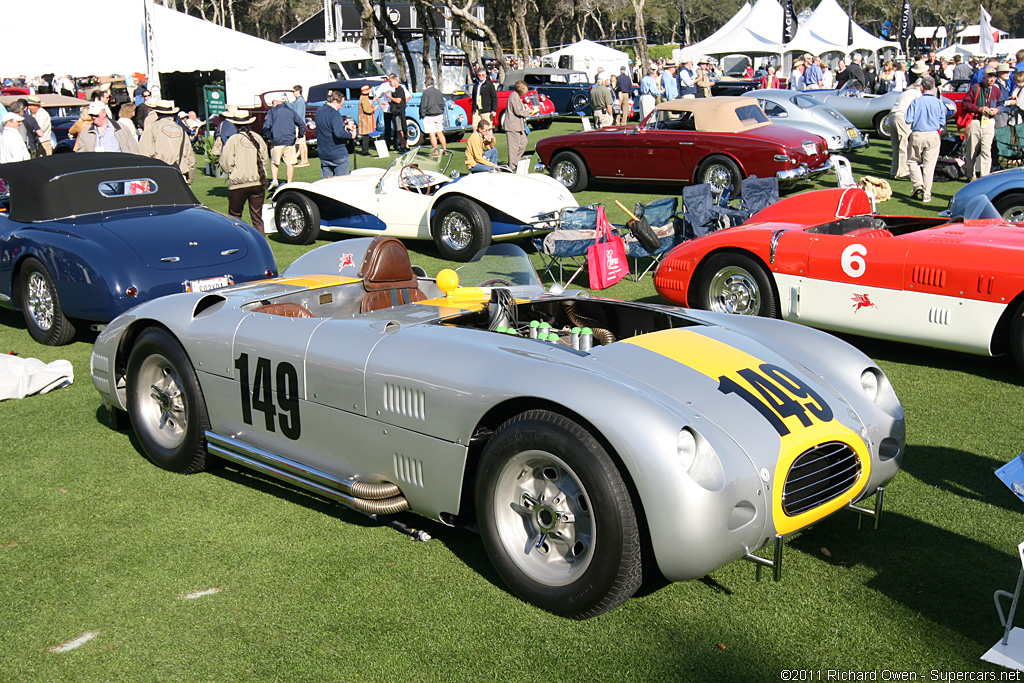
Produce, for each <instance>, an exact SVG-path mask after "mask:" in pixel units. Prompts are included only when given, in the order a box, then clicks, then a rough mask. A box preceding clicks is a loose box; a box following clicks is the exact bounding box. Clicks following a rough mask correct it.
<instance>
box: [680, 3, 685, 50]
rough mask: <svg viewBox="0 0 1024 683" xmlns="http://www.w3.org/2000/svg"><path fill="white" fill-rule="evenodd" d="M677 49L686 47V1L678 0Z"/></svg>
mask: <svg viewBox="0 0 1024 683" xmlns="http://www.w3.org/2000/svg"><path fill="white" fill-rule="evenodd" d="M679 47H686V0H679Z"/></svg>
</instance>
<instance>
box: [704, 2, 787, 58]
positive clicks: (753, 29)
mask: <svg viewBox="0 0 1024 683" xmlns="http://www.w3.org/2000/svg"><path fill="white" fill-rule="evenodd" d="M740 11H742V10H740ZM731 21H732V20H730V22H731ZM728 25H729V22H727V23H726V26H728ZM723 28H725V27H724V26H723ZM781 51H782V5H780V4H779V0H757V2H755V3H754V5H753V7H751V8H750V11H748V12H747V13H746V14H744V15H743V17H742V18H741V19H740V20H739V21H738V22H736V23H735V24H734V25H733V28H732V29H731V30H730V31H728V32H724V31H722V30H719V31H715V33H713V34H712V35H711V36H710V37H709V38H707V39H705V40H702V41H700V42H699V43H694V44H693V45H690V46H688V47H687V48H686V49H685V52H687V53H690V54H695V55H726V54H753V55H756V54H779V53H780V52H781Z"/></svg>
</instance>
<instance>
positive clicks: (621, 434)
mask: <svg viewBox="0 0 1024 683" xmlns="http://www.w3.org/2000/svg"><path fill="white" fill-rule="evenodd" d="M582 294H583V293H581V292H580V291H579V290H574V291H572V292H564V293H562V294H555V293H551V292H545V291H544V288H543V286H542V285H541V282H540V279H539V278H538V277H537V274H536V272H535V271H534V269H533V266H532V265H531V263H530V259H529V257H528V256H527V255H526V253H525V252H524V251H523V250H522V249H520V248H519V247H518V246H517V245H515V244H496V245H492V246H491V247H490V248H489V249H488V250H487V251H486V252H484V255H483V256H482V257H481V258H480V259H479V260H475V261H471V262H470V263H467V264H464V265H463V266H462V267H461V268H459V270H458V273H455V272H453V271H451V270H442V271H441V272H440V273H438V275H437V278H436V279H430V278H426V277H420V276H417V275H416V274H415V272H414V271H413V268H412V265H411V264H410V263H409V255H408V253H407V252H406V250H405V247H404V246H403V245H402V243H401V242H399V241H398V240H396V239H394V238H392V237H384V236H381V237H376V238H374V239H373V240H370V239H368V238H356V239H351V240H342V241H340V242H337V243H334V244H328V245H325V246H322V247H320V248H319V249H314V250H312V251H310V252H309V253H307V254H305V255H303V256H302V257H301V258H299V259H298V260H296V261H295V263H293V264H292V265H291V266H290V267H289V268H288V269H287V270H286V271H285V273H284V276H283V277H280V278H276V279H273V280H265V281H262V282H257V283H250V284H247V285H242V286H236V287H226V288H223V289H218V290H216V291H212V292H206V293H195V294H177V295H173V296H165V297H162V298H160V299H157V300H156V301H150V302H147V303H145V304H143V305H142V306H136V307H135V308H133V309H132V310H131V311H128V312H127V313H125V314H124V315H122V316H120V317H119V318H117V319H116V320H115V321H114V322H113V323H111V324H110V325H109V326H107V328H106V329H105V330H104V331H103V333H102V334H100V336H99V339H97V341H96V346H95V348H94V349H93V355H92V380H93V384H95V386H96V388H97V389H98V390H99V392H100V393H101V394H102V396H103V400H104V402H105V403H106V404H107V405H108V407H112V408H113V413H112V415H113V416H115V419H114V421H115V422H117V421H119V420H120V418H119V417H117V416H123V411H127V412H128V414H129V415H130V416H131V423H132V425H133V426H134V428H135V435H136V438H137V441H135V442H134V443H137V444H138V447H139V448H141V449H142V451H143V452H144V453H145V454H146V455H147V456H148V457H149V458H150V459H151V460H152V461H153V462H154V463H155V464H157V465H159V466H160V467H163V468H166V469H168V470H172V471H177V472H183V473H187V472H195V471H198V470H201V469H203V468H204V467H206V466H207V465H208V464H209V463H210V462H211V461H212V460H215V459H225V460H228V461H231V462H233V463H236V464H239V465H242V466H244V467H248V468H253V469H256V470H258V471H260V472H263V473H265V474H267V475H269V476H273V477H278V478H281V479H284V480H285V481H288V482H290V483H291V484H293V485H297V486H301V487H304V488H307V489H309V490H312V491H315V492H316V493H317V494H318V495H322V496H326V497H328V498H331V499H333V500H336V501H339V502H341V503H342V504H344V505H347V506H350V507H353V508H355V509H357V510H361V511H363V512H366V513H368V514H378V515H389V514H396V513H400V512H403V511H406V510H408V511H410V512H414V513H416V514H419V515H423V516H425V517H430V518H432V519H436V520H439V521H440V522H443V523H446V524H454V525H470V524H474V523H475V524H476V525H477V526H478V528H479V530H480V535H481V536H482V538H483V543H484V546H485V548H486V549H487V554H488V555H489V556H490V558H491V561H492V562H493V563H494V566H495V569H496V570H497V572H498V574H500V575H501V577H502V578H503V579H504V580H505V582H506V583H507V584H508V585H509V587H510V588H511V589H512V590H513V591H514V592H515V593H516V594H517V595H519V596H520V597H522V598H523V599H524V600H526V601H528V602H530V603H533V604H534V605H537V606H539V607H542V608H544V609H547V610H551V611H552V612H555V613H558V614H562V615H565V616H568V617H574V618H584V617H589V616H593V615H595V614H600V613H601V612H604V611H606V610H608V609H611V608H612V607H614V606H616V605H618V604H619V603H621V602H623V601H624V600H626V599H627V598H629V596H630V595H632V594H633V593H634V592H635V591H636V590H637V589H638V588H639V587H640V584H641V582H642V581H643V580H644V578H645V577H649V578H651V579H652V580H653V582H656V581H657V579H658V577H659V576H663V577H664V578H666V579H668V580H672V581H683V580H687V579H695V578H699V577H702V576H704V575H706V574H707V573H708V572H711V571H714V570H715V569H717V568H718V567H721V566H722V565H723V564H726V563H727V562H731V561H732V560H737V559H740V558H745V559H748V560H751V561H754V562H759V563H764V564H769V565H771V566H772V567H773V568H774V570H775V573H776V574H778V571H779V568H780V564H779V563H780V559H781V555H780V553H781V551H782V547H783V545H782V539H783V537H785V536H788V535H790V534H793V533H796V532H799V531H800V530H802V529H806V528H807V527H808V526H810V525H812V524H815V523H817V522H819V521H821V520H822V519H824V518H825V517H828V516H829V515H831V514H833V513H836V512H838V511H839V510H841V509H843V508H845V507H848V506H849V505H851V504H853V503H857V502H858V501H862V500H863V499H864V498H866V497H869V496H871V495H872V494H877V495H875V503H876V505H875V511H876V512H877V511H878V510H879V509H880V504H881V495H880V489H881V487H883V486H885V485H886V483H887V482H888V481H889V480H891V479H892V478H893V477H894V476H895V475H896V472H897V470H898V469H899V463H900V461H901V460H902V457H903V448H904V443H905V436H904V422H903V410H902V408H901V407H900V404H899V401H898V400H897V398H896V394H895V393H893V390H892V387H891V386H890V384H889V381H888V380H887V379H886V377H885V375H884V374H883V373H882V371H881V370H880V369H879V368H878V366H877V365H875V364H874V363H873V362H872V361H871V360H870V359H869V358H867V357H866V356H865V355H864V354H862V353H860V352H859V351H857V350H856V349H854V348H853V347H852V346H850V345H848V344H846V343H845V342H842V341H840V340H838V339H836V338H835V337H830V336H828V335H827V334H825V333H823V332H818V331H816V330H812V329H810V328H807V327H803V326H801V325H795V324H793V323H787V322H782V321H780V320H769V319H767V318H754V317H745V316H730V315H724V314H715V313H706V312H703V311H688V310H685V309H682V308H672V307H668V306H658V305H654V304H645V303H627V302H622V301H614V300H611V299H591V298H587V297H585V296H583V295H582ZM396 303H397V304H398V305H393V304H396ZM210 456H215V457H214V458H211V457H210ZM835 528H836V529H837V530H838V531H837V533H839V534H842V533H843V531H841V529H842V528H843V527H841V526H837V527H835ZM296 533H301V531H297V532H296ZM764 545H773V546H774V553H773V556H772V559H771V560H767V559H764V558H761V557H759V556H755V555H754V553H755V552H756V551H757V550H758V549H759V548H761V547H762V546H764ZM445 590H446V589H445V588H444V587H438V596H439V598H440V597H442V596H443V594H444V592H445Z"/></svg>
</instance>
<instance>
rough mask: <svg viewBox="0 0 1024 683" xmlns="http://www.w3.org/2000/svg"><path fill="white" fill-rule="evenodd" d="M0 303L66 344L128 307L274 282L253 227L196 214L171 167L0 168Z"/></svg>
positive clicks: (130, 157)
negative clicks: (1, 185) (1, 190)
mask: <svg viewBox="0 0 1024 683" xmlns="http://www.w3.org/2000/svg"><path fill="white" fill-rule="evenodd" d="M0 178H3V179H4V180H6V182H7V189H8V193H7V194H4V195H2V196H0V306H3V307H5V308H11V309H14V310H18V311H21V312H22V315H24V317H25V325H26V327H28V331H29V333H30V334H31V335H32V337H33V338H34V339H35V340H36V341H38V342H40V343H42V344H49V345H52V346H58V345H61V344H67V343H68V342H70V341H72V340H73V339H74V337H75V332H76V329H77V328H78V327H80V326H92V327H94V328H98V327H100V326H101V324H102V323H106V322H108V321H110V320H113V319H114V318H115V317H117V316H118V315H120V314H121V313H123V312H125V311H126V310H128V309H129V308H131V307H132V306H135V305H136V304H139V303H142V302H143V301H148V300H150V299H155V298H157V297H159V296H164V295H166V294H173V293H175V292H189V291H193V292H195V291H205V290H208V289H215V288H217V287H223V286H225V285H230V284H235V283H239V282H247V281H250V280H262V279H264V278H269V277H274V276H276V275H277V266H276V264H275V263H274V255H273V253H272V252H271V251H270V246H269V245H268V244H267V241H266V239H265V238H264V236H263V235H261V234H259V233H258V232H257V231H256V230H254V229H253V228H252V227H250V226H248V225H246V224H244V223H241V222H240V221H237V220H235V219H233V218H228V217H226V216H224V215H223V214H220V213H217V212H216V211H214V210H213V209H208V208H206V207H205V206H203V205H201V204H200V203H199V201H198V200H197V199H196V198H195V195H193V194H192V191H191V190H190V189H189V187H188V185H187V184H185V181H184V179H183V178H182V176H181V173H180V172H178V169H176V168H173V167H171V166H168V165H167V164H165V163H163V162H162V161H157V160H155V159H150V158H147V157H141V156H136V155H134V154H111V153H105V154H100V153H96V152H92V153H80V154H61V155H56V156H51V157H43V158H39V159H31V160H29V161H21V162H18V163H9V164H3V165H2V166H0Z"/></svg>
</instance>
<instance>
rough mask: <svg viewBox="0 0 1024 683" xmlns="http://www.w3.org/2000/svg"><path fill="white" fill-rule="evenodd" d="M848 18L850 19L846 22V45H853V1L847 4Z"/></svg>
mask: <svg viewBox="0 0 1024 683" xmlns="http://www.w3.org/2000/svg"><path fill="white" fill-rule="evenodd" d="M846 18H847V19H849V21H848V22H847V24H846V47H850V46H851V45H853V2H852V0H851V2H850V3H849V5H848V6H847V12H846Z"/></svg>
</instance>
